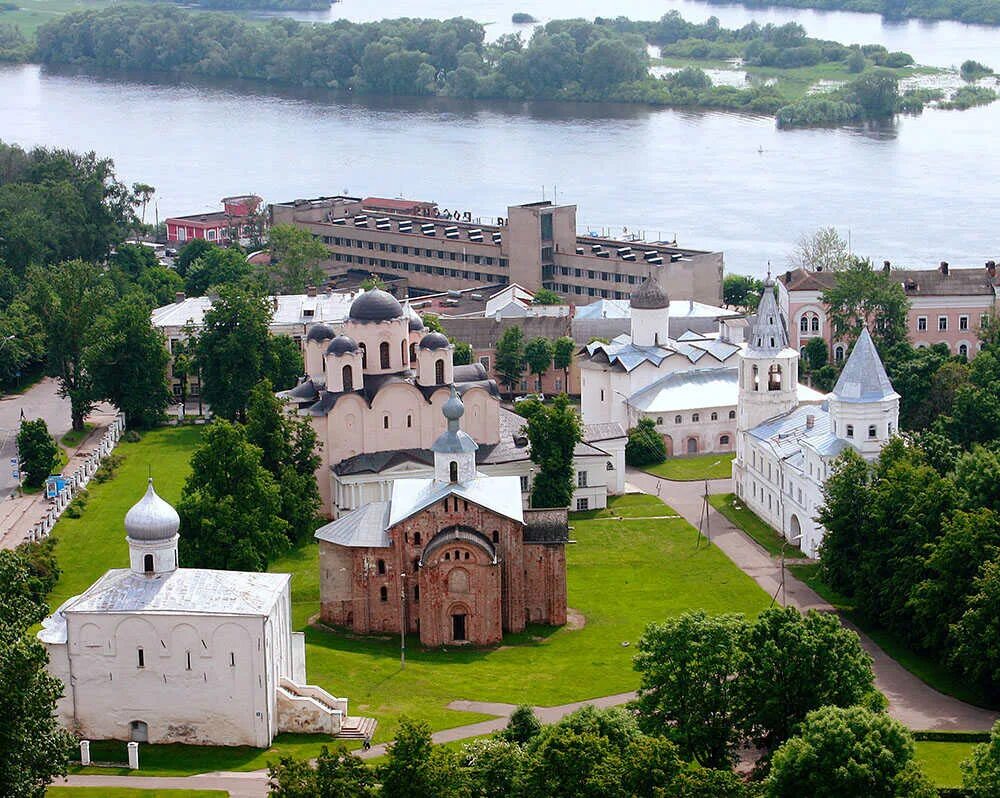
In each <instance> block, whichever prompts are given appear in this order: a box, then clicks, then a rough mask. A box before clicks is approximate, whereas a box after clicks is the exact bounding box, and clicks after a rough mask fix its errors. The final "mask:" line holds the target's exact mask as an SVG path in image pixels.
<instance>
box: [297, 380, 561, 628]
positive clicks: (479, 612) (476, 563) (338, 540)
mask: <svg viewBox="0 0 1000 798" xmlns="http://www.w3.org/2000/svg"><path fill="white" fill-rule="evenodd" d="M442 411H443V412H444V415H445V417H446V418H447V419H448V429H447V430H446V431H445V432H444V433H443V434H442V435H441V436H440V437H439V438H438V440H437V441H436V442H435V443H434V446H433V447H432V448H433V451H434V472H435V473H434V478H433V479H397V480H396V481H395V482H393V483H392V496H391V498H390V499H388V500H386V501H378V502H372V503H370V504H367V505H364V506H362V507H359V508H358V509H357V510H354V511H353V512H350V513H348V514H347V515H345V516H342V517H341V518H339V519H337V520H336V521H333V522H331V523H329V524H327V525H326V526H324V527H322V528H321V529H319V530H318V531H317V532H316V538H317V539H318V540H319V548H320V617H321V618H322V620H323V621H324V622H326V623H329V624H332V625H335V626H343V627H347V628H349V629H351V630H352V631H354V632H356V633H358V634H373V633H375V634H377V633H396V634H398V633H399V631H400V629H401V628H405V629H406V631H407V632H408V633H416V634H419V636H420V641H421V643H423V644H424V645H425V646H442V645H446V644H455V643H471V644H475V645H490V644H495V643H499V642H500V641H501V640H502V639H503V635H504V633H505V632H520V631H523V630H524V628H525V626H526V624H528V623H541V624H551V625H562V624H564V623H565V622H566V553H565V546H566V543H567V539H568V526H567V516H566V510H565V509H551V510H523V509H522V506H521V486H520V480H519V478H518V477H516V476H500V477H487V476H483V475H482V474H479V473H477V472H476V464H475V452H476V449H477V448H478V446H477V444H476V443H475V441H473V440H472V438H471V437H469V436H468V435H467V434H466V433H464V432H462V431H461V430H460V429H459V419H460V418H461V416H462V415H463V413H464V407H463V405H462V402H461V400H460V399H459V398H458V396H457V394H456V393H455V392H454V389H453V392H452V397H451V398H450V399H449V400H448V401H447V402H445V404H444V406H443V408H442Z"/></svg>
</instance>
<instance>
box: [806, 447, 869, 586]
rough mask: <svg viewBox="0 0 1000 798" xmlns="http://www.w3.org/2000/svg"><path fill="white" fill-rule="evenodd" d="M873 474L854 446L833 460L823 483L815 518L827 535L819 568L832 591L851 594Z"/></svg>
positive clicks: (862, 542) (821, 551)
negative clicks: (831, 467)
mask: <svg viewBox="0 0 1000 798" xmlns="http://www.w3.org/2000/svg"><path fill="white" fill-rule="evenodd" d="M871 481H872V473H871V467H870V466H869V464H868V462H867V461H866V460H865V459H864V458H863V457H862V456H861V455H860V454H858V453H857V452H856V451H855V450H854V449H853V448H848V449H845V450H844V452H843V454H841V455H840V456H839V457H838V458H837V459H836V460H835V461H834V463H833V471H832V473H831V474H830V476H829V477H828V478H827V480H826V482H825V483H824V484H823V504H822V506H821V507H820V508H819V513H818V514H817V516H816V520H817V521H819V523H820V524H822V525H823V528H824V529H825V530H826V534H825V535H824V536H823V542H822V543H821V544H820V560H819V562H820V571H821V572H822V574H823V579H824V580H825V581H826V583H827V584H828V585H830V587H832V588H833V589H834V590H839V591H841V592H842V593H846V594H847V595H853V593H854V589H855V586H856V579H857V568H858V564H859V562H860V560H861V550H862V546H863V545H864V541H865V533H866V531H867V530H868V529H869V511H870V505H871Z"/></svg>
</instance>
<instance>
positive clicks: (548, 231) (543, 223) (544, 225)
mask: <svg viewBox="0 0 1000 798" xmlns="http://www.w3.org/2000/svg"><path fill="white" fill-rule="evenodd" d="M539 222H540V227H541V234H542V241H551V240H552V214H551V213H543V214H542V215H541V217H539Z"/></svg>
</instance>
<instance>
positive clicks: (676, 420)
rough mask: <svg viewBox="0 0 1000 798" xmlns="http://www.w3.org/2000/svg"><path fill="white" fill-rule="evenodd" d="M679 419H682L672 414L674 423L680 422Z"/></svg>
mask: <svg viewBox="0 0 1000 798" xmlns="http://www.w3.org/2000/svg"><path fill="white" fill-rule="evenodd" d="M681 421H683V419H682V418H681V417H680V416H674V423H675V424H680V423H681Z"/></svg>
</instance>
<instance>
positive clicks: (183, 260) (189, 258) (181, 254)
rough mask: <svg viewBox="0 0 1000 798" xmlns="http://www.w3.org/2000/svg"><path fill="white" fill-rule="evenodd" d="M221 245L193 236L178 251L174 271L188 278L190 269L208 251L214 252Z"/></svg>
mask: <svg viewBox="0 0 1000 798" xmlns="http://www.w3.org/2000/svg"><path fill="white" fill-rule="evenodd" d="M217 249H219V247H218V246H217V245H215V244H213V243H212V242H211V241H206V240H205V239H204V238H192V239H191V240H190V241H188V242H187V243H186V244H185V245H184V246H183V247H181V248H180V251H178V253H177V257H176V258H174V271H176V272H177V273H178V274H179V275H180V276H181V277H184V278H187V276H188V270H189V269H190V268H191V266H192V265H193V264H194V263H195V261H197V260H199V259H200V258H201V257H202V255H204V254H206V253H207V252H213V251H215V250H217Z"/></svg>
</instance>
